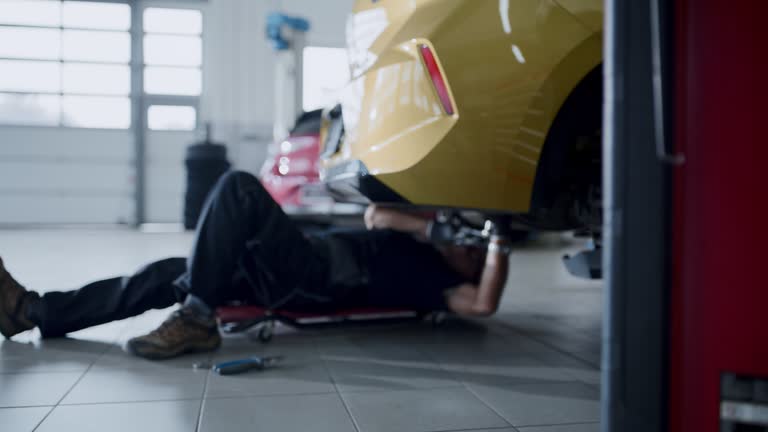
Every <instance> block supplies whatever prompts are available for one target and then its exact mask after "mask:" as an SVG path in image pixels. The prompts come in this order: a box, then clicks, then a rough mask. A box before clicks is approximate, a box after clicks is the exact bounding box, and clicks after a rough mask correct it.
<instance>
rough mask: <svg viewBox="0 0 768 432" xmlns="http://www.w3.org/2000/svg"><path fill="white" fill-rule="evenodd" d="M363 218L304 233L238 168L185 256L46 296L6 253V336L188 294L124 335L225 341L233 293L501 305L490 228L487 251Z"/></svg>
mask: <svg viewBox="0 0 768 432" xmlns="http://www.w3.org/2000/svg"><path fill="white" fill-rule="evenodd" d="M365 223H366V227H367V228H368V230H356V231H345V232H336V233H328V234H321V235H310V236H305V235H304V234H303V233H302V232H301V231H299V229H298V228H297V227H296V226H295V225H294V222H293V221H292V220H291V219H290V218H288V216H286V215H285V213H283V211H282V209H281V208H280V206H279V205H278V204H277V203H275V201H274V200H273V199H272V198H271V197H270V195H269V193H267V191H266V190H265V189H264V188H263V187H262V185H261V183H260V182H259V180H258V179H257V178H256V177H254V176H252V175H250V174H247V173H243V172H230V173H228V174H226V175H225V176H224V177H222V179H221V180H220V181H219V182H218V184H217V185H216V187H215V188H214V189H213V191H212V192H211V194H210V195H209V197H208V201H207V202H206V206H205V208H204V210H203V213H202V216H201V219H200V222H199V223H198V226H197V233H196V238H195V242H194V246H193V249H192V253H191V255H190V256H189V258H188V259H185V258H169V259H165V260H162V261H158V262H155V263H152V264H149V265H148V266H146V267H145V268H143V269H142V270H140V271H139V272H137V273H136V274H134V275H133V276H128V277H118V278H113V279H107V280H102V281H98V282H93V283H91V284H88V285H86V286H84V287H82V288H80V289H78V290H75V291H67V292H46V293H45V294H43V295H42V296H41V295H39V294H38V293H36V292H34V291H27V290H25V289H24V288H23V287H22V286H21V285H20V284H19V283H17V282H16V281H15V280H14V279H13V277H12V276H11V275H10V274H9V273H8V271H7V270H6V269H5V266H4V265H3V264H2V260H0V331H2V333H3V335H4V336H5V337H7V338H10V337H11V336H13V335H15V334H17V333H19V332H22V331H25V330H29V329H32V328H34V327H38V328H39V329H40V332H41V334H42V335H43V337H57V336H63V335H65V334H66V333H69V332H74V331H76V330H80V329H82V328H85V327H90V326H95V325H98V324H103V323H106V322H109V321H113V320H119V319H124V318H128V317H132V316H135V315H138V314H141V313H142V312H144V311H146V310H149V309H160V308H166V307H168V306H171V305H173V304H175V303H176V302H181V303H182V307H181V308H180V309H178V310H177V311H175V312H174V313H173V314H172V315H171V316H170V317H169V318H168V319H167V320H166V321H165V322H163V323H162V324H161V325H160V327H158V328H157V329H156V330H154V331H152V332H150V333H149V334H147V335H144V336H139V337H135V338H133V339H131V340H129V341H128V343H127V345H126V349H127V350H128V351H129V352H131V353H133V354H135V355H137V356H140V357H145V358H150V359H162V358H170V357H174V356H178V355H180V354H183V353H188V352H196V351H209V350H214V349H216V348H218V347H219V345H220V344H221V337H220V335H219V332H218V327H217V324H216V320H215V316H214V311H215V308H216V307H218V306H220V305H224V304H227V303H231V302H234V301H241V302H247V303H251V304H257V305H261V306H264V307H268V308H271V309H282V310H292V311H318V312H322V311H329V312H330V311H333V310H335V309H339V308H345V307H346V308H349V307H386V308H393V307H394V308H405V309H413V310H418V311H436V310H449V311H453V312H456V313H458V314H461V315H471V316H488V315H491V314H493V313H494V312H495V311H496V308H497V306H498V303H499V299H500V297H501V293H502V289H503V287H504V284H505V281H506V277H507V268H508V260H507V256H506V255H505V254H504V252H503V251H504V248H503V246H504V244H503V243H504V240H503V239H502V238H501V237H498V236H492V237H491V240H490V246H489V247H488V251H487V252H485V251H483V250H481V249H477V248H475V249H470V248H463V247H458V246H449V247H443V246H441V247H436V246H433V245H432V244H430V243H428V242H427V241H426V234H425V233H426V232H427V228H428V226H429V220H427V219H424V218H421V217H418V216H414V215H412V214H407V213H403V212H397V211H394V210H391V209H384V208H380V207H377V206H370V207H369V208H368V209H367V210H366V213H365ZM75 247H76V246H75ZM243 270H245V271H243ZM243 274H248V275H249V276H250V277H247V278H243V277H241V276H242V275H243ZM246 280H247V281H248V282H245V281H246Z"/></svg>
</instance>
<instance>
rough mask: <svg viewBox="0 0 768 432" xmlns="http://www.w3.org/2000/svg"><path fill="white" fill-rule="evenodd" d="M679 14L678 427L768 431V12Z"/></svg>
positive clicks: (737, 9) (729, 8)
mask: <svg viewBox="0 0 768 432" xmlns="http://www.w3.org/2000/svg"><path fill="white" fill-rule="evenodd" d="M676 9H677V13H676V18H675V21H674V22H675V27H676V28H675V36H676V46H675V50H676V52H677V55H676V73H675V76H676V91H675V99H676V103H675V105H676V115H675V125H676V137H675V138H676V140H675V141H676V147H677V150H678V151H679V152H681V153H683V154H684V155H685V158H686V161H685V164H683V165H681V166H680V167H678V168H677V169H676V172H675V191H674V203H675V209H674V215H673V220H674V222H673V229H672V233H673V241H674V249H673V250H674V254H673V255H674V263H673V272H672V274H673V281H672V302H671V309H670V317H671V323H672V337H671V338H670V341H669V342H670V355H671V368H670V372H669V378H670V398H669V404H670V405H669V421H670V429H669V430H670V431H680V432H683V431H696V432H718V431H721V432H731V431H761V432H762V431H768V399H766V398H768V265H767V264H768V252H767V251H768V229H766V223H767V222H768V204H766V200H768V178H766V174H767V173H768V138H766V136H768V130H767V128H768V120H767V119H766V114H768V108H767V106H768V67H766V65H767V64H768V62H767V61H766V58H765V55H766V53H768V47H767V46H766V45H768V21H766V17H767V16H768V7H767V6H766V3H765V2H764V1H761V0H750V1H740V2H730V1H725V0H683V1H679V2H678V5H677V8H676ZM760 405H762V408H760ZM749 406H753V407H756V408H754V409H752V410H751V411H753V413H752V414H751V416H752V418H751V419H750V418H749V417H750V414H749V413H748V412H746V411H750V408H749ZM740 407H741V408H740ZM760 412H762V414H760ZM761 415H762V416H765V417H764V418H763V420H760V418H759V417H760V416H761ZM739 419H741V420H739ZM721 420H722V424H721Z"/></svg>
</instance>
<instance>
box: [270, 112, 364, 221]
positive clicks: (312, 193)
mask: <svg viewBox="0 0 768 432" xmlns="http://www.w3.org/2000/svg"><path fill="white" fill-rule="evenodd" d="M321 122H322V110H315V111H308V112H305V113H303V114H302V115H300V116H299V118H298V119H296V125H295V126H294V127H293V129H292V130H291V132H290V134H289V135H288V137H287V138H286V139H284V140H282V141H276V142H273V143H272V144H270V145H269V147H268V149H267V158H266V160H265V161H264V165H262V167H261V173H260V177H261V182H262V183H263V184H264V187H265V188H266V189H267V191H269V193H270V195H272V197H273V198H274V199H275V201H277V202H278V203H279V204H280V205H281V206H282V207H283V210H285V212H286V213H288V214H289V215H291V216H292V217H294V218H295V219H299V220H300V222H310V223H315V224H322V225H331V224H333V225H338V224H340V223H341V224H344V223H345V222H355V221H357V219H359V216H360V215H361V214H362V211H363V210H364V209H363V207H361V206H359V205H356V204H347V203H337V202H335V200H334V199H333V198H332V197H331V195H330V194H329V192H328V190H327V189H326V187H325V185H324V184H323V183H321V182H320V173H319V170H318V162H319V157H320V125H321Z"/></svg>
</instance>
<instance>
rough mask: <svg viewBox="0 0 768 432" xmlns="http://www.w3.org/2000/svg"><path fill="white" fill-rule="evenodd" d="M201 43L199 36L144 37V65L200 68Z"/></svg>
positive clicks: (201, 60) (201, 59)
mask: <svg viewBox="0 0 768 432" xmlns="http://www.w3.org/2000/svg"><path fill="white" fill-rule="evenodd" d="M202 62H203V42H202V39H201V38H200V37H199V36H169V35H147V36H144V63H146V64H149V65H165V66H200V65H201V64H202Z"/></svg>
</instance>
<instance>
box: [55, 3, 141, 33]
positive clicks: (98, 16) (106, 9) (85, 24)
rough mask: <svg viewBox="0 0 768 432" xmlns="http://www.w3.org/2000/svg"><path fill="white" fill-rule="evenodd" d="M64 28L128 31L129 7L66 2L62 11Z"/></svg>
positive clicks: (129, 22) (111, 4) (129, 21)
mask: <svg viewBox="0 0 768 432" xmlns="http://www.w3.org/2000/svg"><path fill="white" fill-rule="evenodd" d="M62 22H63V25H64V27H75V28H87V29H101V30H129V29H130V28H131V7H130V6H128V5H127V4H118V3H93V2H79V1H66V2H64V6H63V10H62Z"/></svg>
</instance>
